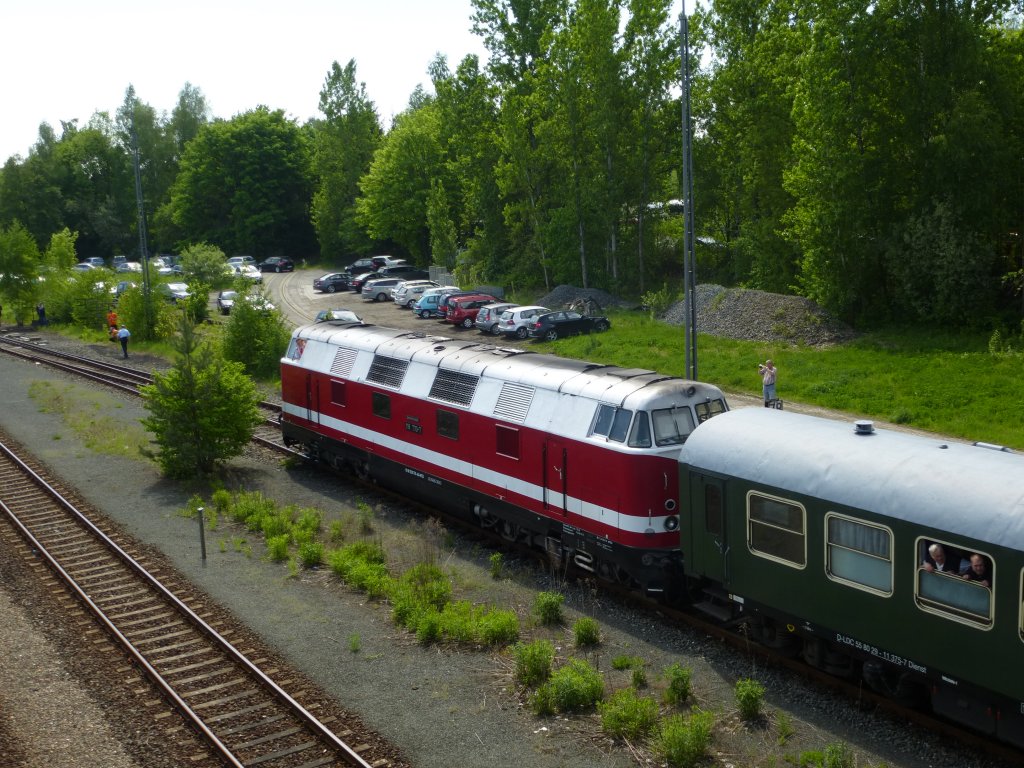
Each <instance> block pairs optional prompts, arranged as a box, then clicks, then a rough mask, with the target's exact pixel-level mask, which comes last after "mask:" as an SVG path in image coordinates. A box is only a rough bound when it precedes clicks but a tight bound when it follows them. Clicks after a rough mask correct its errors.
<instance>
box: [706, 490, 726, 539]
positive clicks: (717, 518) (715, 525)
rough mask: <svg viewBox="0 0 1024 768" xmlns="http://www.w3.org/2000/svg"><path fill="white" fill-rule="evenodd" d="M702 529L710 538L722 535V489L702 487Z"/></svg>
mask: <svg viewBox="0 0 1024 768" xmlns="http://www.w3.org/2000/svg"><path fill="white" fill-rule="evenodd" d="M704 528H705V530H706V531H707V532H708V533H710V534H711V535H712V536H719V537H720V536H721V535H722V489H721V488H719V487H718V486H717V485H710V484H709V485H705V486H704Z"/></svg>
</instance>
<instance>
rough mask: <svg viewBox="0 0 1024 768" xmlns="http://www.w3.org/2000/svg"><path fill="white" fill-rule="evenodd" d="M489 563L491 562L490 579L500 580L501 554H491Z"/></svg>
mask: <svg viewBox="0 0 1024 768" xmlns="http://www.w3.org/2000/svg"><path fill="white" fill-rule="evenodd" d="M490 562H491V578H492V579H500V578H501V566H502V557H501V552H495V553H493V554H492V555H491V557H490Z"/></svg>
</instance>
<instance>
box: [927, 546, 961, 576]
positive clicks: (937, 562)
mask: <svg viewBox="0 0 1024 768" xmlns="http://www.w3.org/2000/svg"><path fill="white" fill-rule="evenodd" d="M921 567H922V568H924V569H925V570H926V571H928V572H929V573H934V572H938V573H948V574H949V575H951V576H958V575H959V574H960V558H959V556H958V555H957V554H956V553H955V552H953V551H952V550H951V551H949V552H947V551H946V549H945V547H943V546H942V545H941V544H932V545H930V546H929V547H928V552H927V554H925V557H924V562H923V563H922V564H921Z"/></svg>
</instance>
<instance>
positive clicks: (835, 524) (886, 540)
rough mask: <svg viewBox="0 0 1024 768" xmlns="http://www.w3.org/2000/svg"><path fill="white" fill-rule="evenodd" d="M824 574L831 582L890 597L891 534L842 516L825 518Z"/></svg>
mask: <svg viewBox="0 0 1024 768" xmlns="http://www.w3.org/2000/svg"><path fill="white" fill-rule="evenodd" d="M825 530H826V535H827V537H828V539H827V541H826V542H825V547H826V550H825V556H826V565H825V568H826V572H827V573H828V577H829V578H830V579H833V580H834V581H839V582H843V583H844V584H849V585H851V586H854V587H859V588H861V589H864V590H867V591H868V592H875V593H877V594H879V595H885V596H888V595H891V594H892V531H890V530H889V529H888V528H882V527H881V526H878V525H871V524H870V523H866V522H864V521H862V520H854V519H852V518H849V517H845V516H843V515H838V514H834V513H831V512H830V513H828V514H827V515H825Z"/></svg>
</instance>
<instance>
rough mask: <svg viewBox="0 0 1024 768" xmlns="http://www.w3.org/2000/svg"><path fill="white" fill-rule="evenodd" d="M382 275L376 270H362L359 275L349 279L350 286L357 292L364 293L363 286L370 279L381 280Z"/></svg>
mask: <svg viewBox="0 0 1024 768" xmlns="http://www.w3.org/2000/svg"><path fill="white" fill-rule="evenodd" d="M379 279H380V275H378V274H377V273H376V272H360V273H359V274H358V275H356V276H355V277H353V278H352V279H351V280H349V281H348V287H349V288H351V289H352V290H353V291H355V292H356V293H362V291H363V286H364V285H366V282H367V281H368V280H379Z"/></svg>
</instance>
